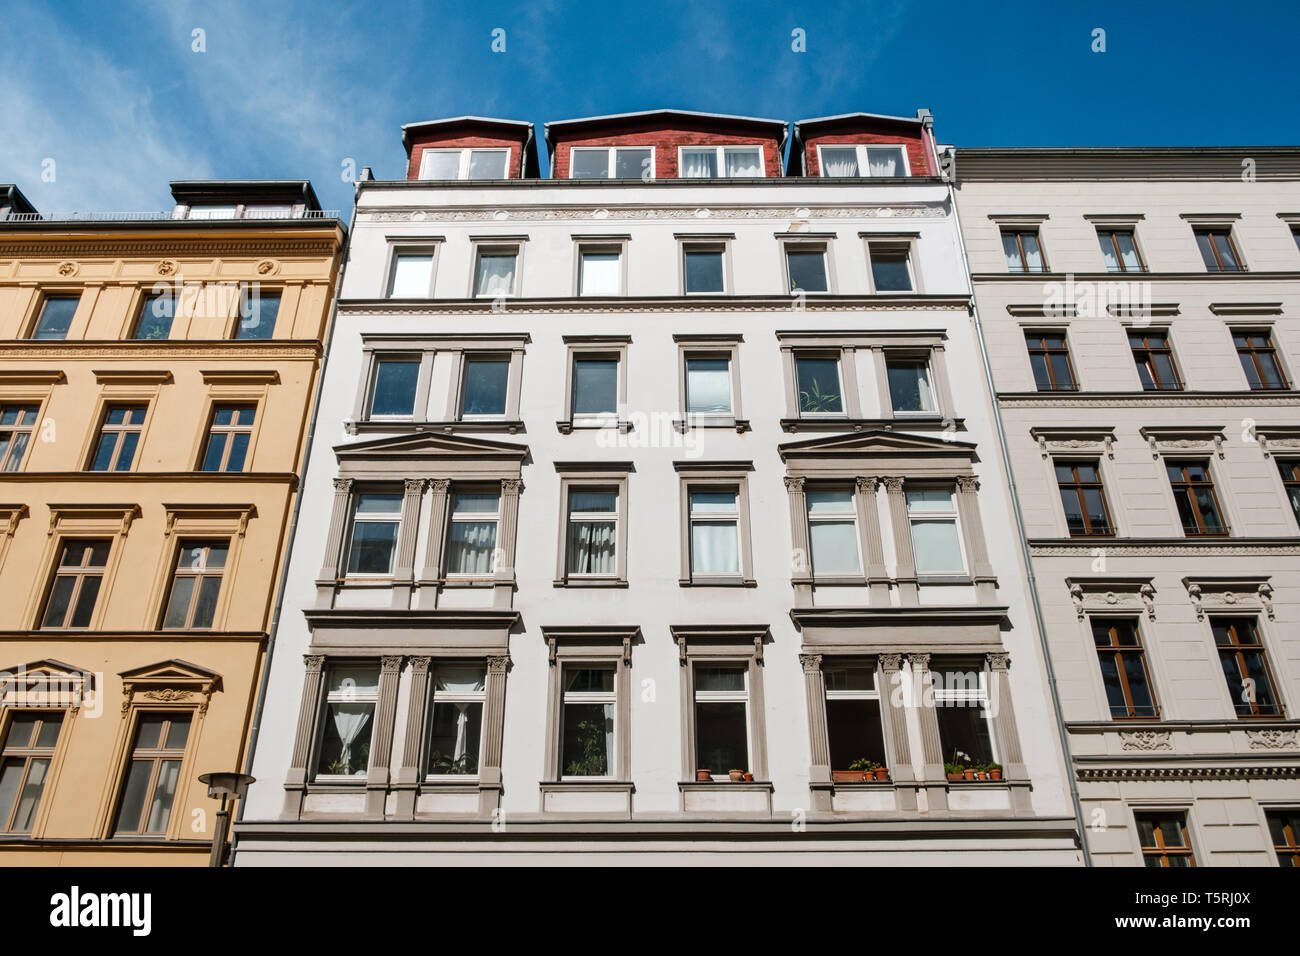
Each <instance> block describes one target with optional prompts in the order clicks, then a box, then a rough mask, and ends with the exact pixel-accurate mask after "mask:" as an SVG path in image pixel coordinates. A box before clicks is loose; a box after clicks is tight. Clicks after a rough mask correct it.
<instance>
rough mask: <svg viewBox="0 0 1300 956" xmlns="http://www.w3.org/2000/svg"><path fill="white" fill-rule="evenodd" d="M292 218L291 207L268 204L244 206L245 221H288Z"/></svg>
mask: <svg viewBox="0 0 1300 956" xmlns="http://www.w3.org/2000/svg"><path fill="white" fill-rule="evenodd" d="M292 216H293V206H286V205H271V204H269V203H259V204H258V205H251V204H250V205H246V206H244V218H245V219H289V218H292Z"/></svg>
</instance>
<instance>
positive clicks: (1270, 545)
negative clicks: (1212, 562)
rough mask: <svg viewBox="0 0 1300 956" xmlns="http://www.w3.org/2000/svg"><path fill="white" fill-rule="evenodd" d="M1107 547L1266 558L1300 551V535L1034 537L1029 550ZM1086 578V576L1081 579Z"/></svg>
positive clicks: (1052, 552) (1122, 551)
mask: <svg viewBox="0 0 1300 956" xmlns="http://www.w3.org/2000/svg"><path fill="white" fill-rule="evenodd" d="M1097 549H1103V550H1104V551H1105V552H1106V555H1107V556H1108V557H1155V556H1169V555H1187V556H1190V555H1195V556H1197V557H1216V556H1219V555H1225V556H1227V555H1231V556H1234V557H1256V556H1258V557H1265V556H1272V555H1284V554H1285V555H1292V554H1300V538H1215V539H1213V540H1205V541H1198V540H1196V539H1194V538H1105V539H1095V538H1094V539H1088V538H1077V539H1076V538H1031V539H1030V541H1029V553H1030V554H1031V555H1032V556H1033V557H1036V558H1051V557H1071V558H1073V557H1078V556H1079V554H1080V553H1081V552H1085V553H1088V554H1091V553H1092V552H1093V551H1095V550H1097ZM1079 580H1080V581H1086V580H1087V579H1086V578H1080V579H1079Z"/></svg>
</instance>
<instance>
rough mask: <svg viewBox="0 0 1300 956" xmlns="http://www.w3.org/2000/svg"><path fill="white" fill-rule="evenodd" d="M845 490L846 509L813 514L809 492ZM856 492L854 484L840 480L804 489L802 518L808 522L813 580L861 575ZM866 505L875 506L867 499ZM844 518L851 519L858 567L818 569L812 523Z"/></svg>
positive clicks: (829, 521) (862, 564)
mask: <svg viewBox="0 0 1300 956" xmlns="http://www.w3.org/2000/svg"><path fill="white" fill-rule="evenodd" d="M845 490H847V491H848V493H849V503H848V507H847V510H845V511H834V512H826V511H823V512H821V513H820V514H818V515H817V516H816V517H814V516H813V512H812V508H811V506H810V504H809V502H808V498H807V496H808V494H809V493H811V492H818V491H845ZM858 494H859V492H858V489H857V487H856V486H855V485H853V484H844V483H842V482H828V483H826V484H816V485H809V486H807V487H806V488H805V489H804V519H805V520H806V521H807V522H808V567H809V568H810V576H811V577H812V578H813V579H814V580H817V579H820V580H834V579H836V578H853V579H857V578H861V577H862V575H863V573H864V572H863V569H864V568H865V567H866V564H865V563H864V562H863V560H862V559H863V554H862V529H861V527H860V526H859V525H858ZM868 506H869V507H875V502H874V501H868ZM845 518H849V519H851V520H852V521H853V546H854V547H855V548H857V553H858V569H857V570H856V571H818V570H817V557H816V555H815V554H814V553H813V552H814V547H813V533H812V529H813V525H814V524H817V523H820V522H826V523H831V522H834V523H836V524H842V523H843V522H844V519H845Z"/></svg>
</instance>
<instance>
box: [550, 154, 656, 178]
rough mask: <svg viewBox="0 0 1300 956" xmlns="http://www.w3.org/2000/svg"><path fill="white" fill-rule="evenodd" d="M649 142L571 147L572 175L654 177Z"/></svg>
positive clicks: (570, 169) (574, 176) (589, 176)
mask: <svg viewBox="0 0 1300 956" xmlns="http://www.w3.org/2000/svg"><path fill="white" fill-rule="evenodd" d="M654 174H655V170H654V150H653V149H652V148H651V147H649V146H613V147H605V146H600V147H595V148H592V147H579V146H574V147H572V148H571V149H570V150H569V178H570V179H653V178H654Z"/></svg>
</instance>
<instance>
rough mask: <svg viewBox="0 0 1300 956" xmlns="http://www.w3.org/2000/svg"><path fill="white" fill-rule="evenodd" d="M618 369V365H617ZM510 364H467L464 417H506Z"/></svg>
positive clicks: (485, 361)
mask: <svg viewBox="0 0 1300 956" xmlns="http://www.w3.org/2000/svg"><path fill="white" fill-rule="evenodd" d="M615 365H616V367H617V363H615ZM509 380H510V362H509V361H507V360H500V359H470V360H469V361H467V362H466V363H465V399H464V407H463V408H462V409H461V414H463V415H504V414H505V413H506V385H507V383H508V382H509Z"/></svg>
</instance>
